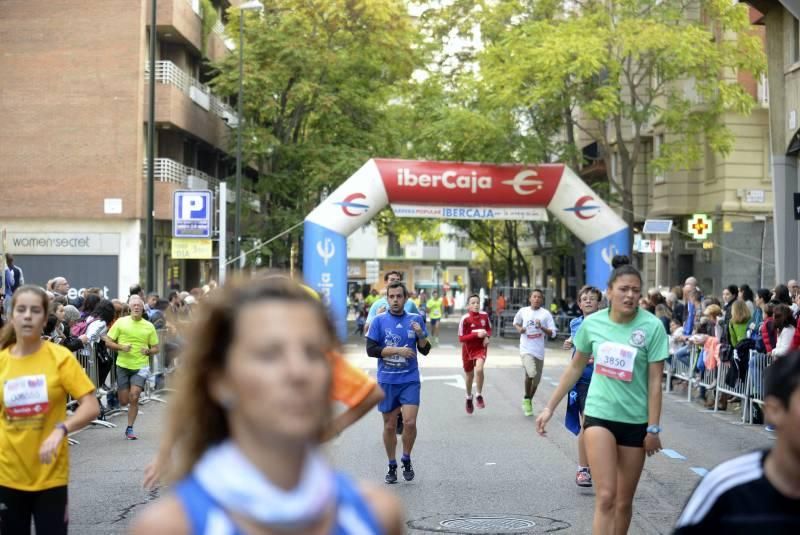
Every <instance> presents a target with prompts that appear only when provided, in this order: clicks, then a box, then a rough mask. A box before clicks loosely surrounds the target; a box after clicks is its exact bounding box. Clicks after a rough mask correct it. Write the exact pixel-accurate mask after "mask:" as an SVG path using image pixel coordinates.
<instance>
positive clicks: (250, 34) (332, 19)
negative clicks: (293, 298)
mask: <svg viewBox="0 0 800 535" xmlns="http://www.w3.org/2000/svg"><path fill="white" fill-rule="evenodd" d="M239 14H240V11H239V10H238V9H236V8H235V7H232V8H231V9H230V10H229V12H228V15H229V17H228V18H229V24H228V25H227V31H228V33H229V37H231V38H232V40H233V41H234V42H237V43H238V42H239V36H238V33H237V32H238V28H239ZM245 17H246V19H245V32H244V36H243V37H244V40H245V46H244V79H243V83H244V102H243V107H244V120H243V122H242V123H241V125H240V127H241V128H244V130H243V136H242V137H243V153H244V161H245V162H250V163H251V164H252V165H254V166H255V167H256V168H257V170H258V174H259V176H260V179H259V181H258V184H257V191H258V193H259V195H260V197H261V198H262V200H263V201H264V202H263V203H262V204H263V206H264V211H263V212H262V214H256V213H249V214H247V217H246V218H245V219H244V221H243V225H244V228H246V229H248V230H247V233H248V234H250V235H251V236H254V237H258V238H268V237H271V236H274V235H276V234H278V233H279V232H281V231H283V230H284V229H286V228H289V227H291V226H292V225H295V224H296V223H298V222H299V221H302V220H303V218H304V217H305V216H306V215H307V214H308V212H309V211H311V210H312V209H313V208H314V207H315V206H316V205H317V204H318V203H319V202H320V200H321V197H322V196H323V195H324V194H325V193H326V192H329V191H332V190H333V189H335V187H336V186H338V185H339V183H341V182H342V181H343V180H345V179H346V178H347V177H349V176H350V175H351V174H352V172H354V171H355V170H356V169H358V168H359V167H360V166H361V165H362V164H363V163H364V161H365V160H366V159H368V158H370V157H373V156H374V155H376V154H383V153H385V152H384V147H385V146H387V145H389V143H387V142H386V140H384V139H383V137H382V134H383V133H384V132H385V129H384V127H382V126H381V125H383V124H384V123H385V121H387V113H388V112H387V109H388V103H389V102H390V100H391V99H392V98H393V97H394V95H395V94H396V92H397V91H398V87H399V86H402V84H404V83H406V81H407V80H409V79H410V77H411V73H412V72H413V70H414V68H415V67H416V65H417V63H418V59H419V54H418V53H417V52H416V51H415V50H414V43H415V42H416V41H417V33H416V30H415V27H414V25H413V21H412V19H411V17H410V16H409V15H408V13H407V11H406V8H405V5H404V3H403V2H401V1H399V0H371V1H369V2H360V1H351V0H310V1H309V0H303V1H300V0H274V1H271V2H269V5H268V8H267V10H266V11H265V12H264V13H260V14H259V13H246V14H245ZM214 67H215V68H216V69H217V75H216V76H215V77H214V79H213V80H212V82H211V85H212V86H213V87H214V89H215V92H217V93H218V94H223V95H229V96H231V97H235V95H236V94H237V90H238V82H239V79H238V73H239V64H238V54H229V55H228V56H227V57H226V58H224V59H223V60H222V61H221V62H219V63H217V64H215V65H214ZM300 239H301V238H300V230H295V231H294V232H292V233H290V234H288V235H287V237H286V238H285V239H283V240H281V241H277V242H274V243H273V244H271V245H270V248H269V250H268V251H266V250H265V251H264V252H265V253H267V254H269V255H270V256H272V257H273V258H272V259H273V260H274V264H276V265H279V266H284V267H285V266H286V265H287V264H288V262H289V261H290V258H291V251H292V250H296V251H302V247H301V246H300V243H299V242H300Z"/></svg>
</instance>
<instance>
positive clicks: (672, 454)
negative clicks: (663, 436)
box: [661, 450, 686, 461]
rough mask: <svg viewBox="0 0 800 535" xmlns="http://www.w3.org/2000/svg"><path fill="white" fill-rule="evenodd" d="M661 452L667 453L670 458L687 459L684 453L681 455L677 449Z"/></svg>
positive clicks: (662, 451)
mask: <svg viewBox="0 0 800 535" xmlns="http://www.w3.org/2000/svg"><path fill="white" fill-rule="evenodd" d="M661 453H663V454H664V455H666V456H667V457H669V458H670V459H681V460H682V461H685V460H686V457H684V456H683V455H681V454H680V453H678V452H677V451H675V450H661Z"/></svg>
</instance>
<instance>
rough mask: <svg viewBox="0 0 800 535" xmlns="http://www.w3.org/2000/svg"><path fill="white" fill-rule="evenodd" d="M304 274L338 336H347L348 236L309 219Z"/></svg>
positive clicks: (305, 238) (306, 224) (344, 337)
mask: <svg viewBox="0 0 800 535" xmlns="http://www.w3.org/2000/svg"><path fill="white" fill-rule="evenodd" d="M303 230H304V232H305V237H304V240H303V277H304V278H305V281H306V284H308V285H309V286H310V287H312V288H314V289H315V290H316V291H317V292H318V293H319V295H320V296H321V297H322V301H323V302H324V303H325V305H326V306H327V307H328V310H329V311H330V314H331V319H332V320H333V323H334V325H335V326H336V333H337V334H338V335H339V339H340V340H342V341H344V340H346V339H347V237H346V236H343V235H341V234H339V233H338V232H334V231H332V230H330V229H327V228H325V227H323V226H320V225H317V224H316V223H311V222H309V221H306V222H305V223H304V227H303Z"/></svg>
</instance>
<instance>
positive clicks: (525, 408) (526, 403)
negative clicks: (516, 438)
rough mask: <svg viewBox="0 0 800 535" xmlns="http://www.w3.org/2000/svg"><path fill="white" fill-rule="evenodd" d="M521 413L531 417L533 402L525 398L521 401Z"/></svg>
mask: <svg viewBox="0 0 800 535" xmlns="http://www.w3.org/2000/svg"><path fill="white" fill-rule="evenodd" d="M522 412H523V413H524V414H525V416H533V402H532V401H531V400H529V399H527V398H524V399H523V400H522Z"/></svg>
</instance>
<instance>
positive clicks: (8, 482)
mask: <svg viewBox="0 0 800 535" xmlns="http://www.w3.org/2000/svg"><path fill="white" fill-rule="evenodd" d="M9 349H10V348H7V349H4V350H2V351H0V384H2V385H3V396H2V398H0V413H2V417H0V485H1V486H4V487H10V488H12V489H17V490H26V491H37V490H46V489H50V488H53V487H61V486H64V485H66V484H67V483H68V482H69V450H68V448H69V446H68V445H67V441H66V440H63V441H62V442H61V445H60V446H59V447H58V451H57V452H56V457H55V460H54V461H53V462H52V463H50V464H41V463H40V462H39V448H40V447H41V445H42V442H44V440H45V439H46V438H47V437H48V435H50V433H52V431H53V429H55V427H56V424H57V423H59V422H63V421H64V420H65V419H66V417H67V395H70V396H72V397H73V398H75V399H78V398H80V397H83V396H85V395H86V394H90V393H92V392H94V385H93V384H92V381H91V380H89V377H87V375H86V372H84V371H83V368H81V366H80V364H78V361H77V359H75V357H74V356H73V355H72V353H70V352H69V351H68V350H67V349H66V348H64V347H62V346H59V345H56V344H53V343H52V342H44V343H43V344H42V347H41V348H40V349H39V351H37V352H36V353H34V354H32V355H28V356H27V357H15V356H12V355H11V353H10V351H9Z"/></svg>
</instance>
